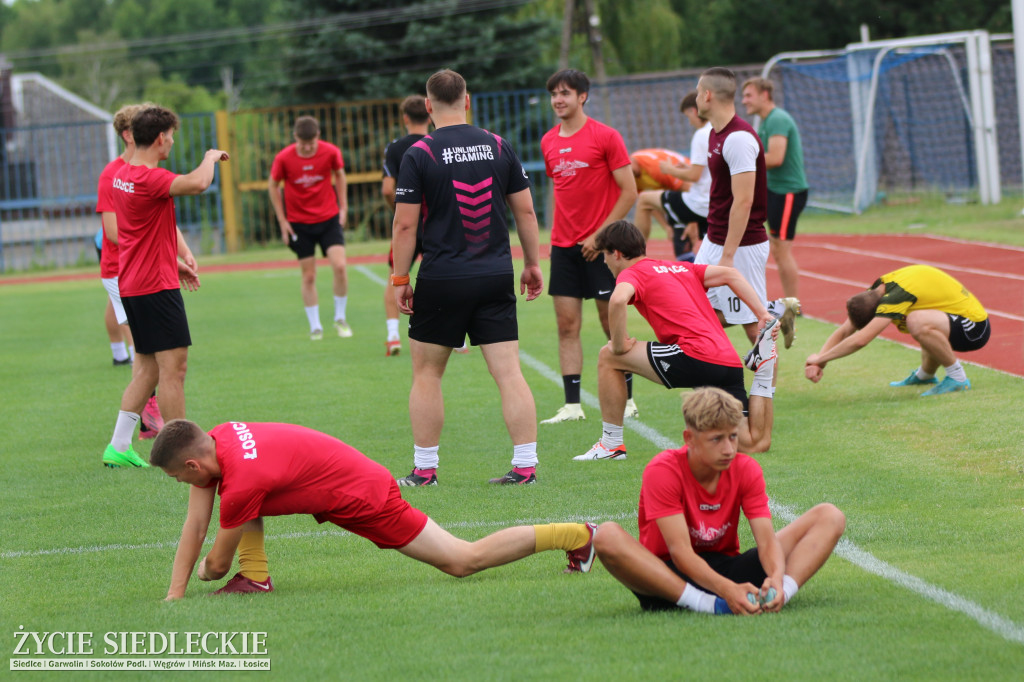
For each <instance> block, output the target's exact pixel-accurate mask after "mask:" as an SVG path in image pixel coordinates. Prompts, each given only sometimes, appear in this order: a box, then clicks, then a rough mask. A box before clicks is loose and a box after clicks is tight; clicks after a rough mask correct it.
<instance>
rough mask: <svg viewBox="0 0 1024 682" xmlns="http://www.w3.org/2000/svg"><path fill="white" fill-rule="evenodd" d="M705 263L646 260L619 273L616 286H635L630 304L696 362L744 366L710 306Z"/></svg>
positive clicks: (663, 337) (661, 337) (659, 334)
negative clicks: (624, 284) (620, 284)
mask: <svg viewBox="0 0 1024 682" xmlns="http://www.w3.org/2000/svg"><path fill="white" fill-rule="evenodd" d="M707 267H708V266H706V265H694V264H692V263H678V262H675V261H662V260H654V259H653V258H644V259H643V260H640V261H637V262H636V263H634V264H633V265H631V266H629V267H628V268H626V269H625V270H623V271H622V272H620V273H619V276H618V277H617V278H616V280H615V281H616V283H629V284H631V285H633V288H634V289H635V290H636V293H635V294H634V295H633V300H632V301H630V303H632V304H633V305H635V306H636V309H637V310H638V311H639V312H640V314H641V315H643V317H644V319H645V320H647V322H648V324H650V325H651V329H653V330H654V335H655V336H656V337H657V338H658V341H660V342H661V343H670V344H671V343H674V344H676V345H677V346H679V348H681V349H682V351H683V352H684V353H686V354H687V355H688V356H689V357H691V358H696V359H697V360H703V361H704V362H711V363H714V364H716V365H725V366H726V367H742V366H743V364H742V363H741V362H740V356H739V355H737V354H736V349H735V348H734V347H733V345H732V343H731V342H730V341H729V337H728V336H726V335H725V331H724V330H723V329H722V324H721V323H720V322H719V321H718V316H717V315H716V314H715V311H714V310H713V309H712V308H711V304H710V303H708V296H707V289H706V288H705V287H704V273H705V271H706V270H707Z"/></svg>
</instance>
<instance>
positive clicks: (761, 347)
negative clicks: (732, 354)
mask: <svg viewBox="0 0 1024 682" xmlns="http://www.w3.org/2000/svg"><path fill="white" fill-rule="evenodd" d="M778 323H779V318H775V319H774V320H772V321H771V322H769V323H768V324H766V325H765V326H764V329H762V330H761V333H760V334H758V335H757V341H755V342H754V347H753V348H751V349H750V352H748V353H747V355H746V357H744V358H743V365H744V366H745V367H746V368H747V369H751V370H753V371H755V372H756V371H757V370H758V369H760V368H761V366H762V365H764V364H765V363H766V362H770V361H772V360H774V359H775V358H776V357H777V356H776V354H775V339H773V338H772V328H774V327H775V325H777V324H778Z"/></svg>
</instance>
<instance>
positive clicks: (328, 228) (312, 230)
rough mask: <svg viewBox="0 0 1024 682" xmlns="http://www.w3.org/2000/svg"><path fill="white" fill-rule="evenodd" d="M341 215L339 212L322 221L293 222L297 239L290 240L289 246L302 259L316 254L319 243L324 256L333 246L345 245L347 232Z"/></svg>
mask: <svg viewBox="0 0 1024 682" xmlns="http://www.w3.org/2000/svg"><path fill="white" fill-rule="evenodd" d="M340 216H341V214H340V213H339V214H338V215H336V216H334V217H333V218H328V219H327V220H325V221H323V222H322V223H312V224H309V223H292V224H291V225H292V231H293V232H295V239H292V240H291V241H289V242H288V248H289V249H291V250H292V251H294V252H295V255H296V256H298V257H299V259H300V260H301V259H303V258H312V257H313V256H315V255H316V245H317V244H319V245H320V253H322V254H323V255H324V256H326V255H327V249H329V248H330V247H332V246H345V232H344V231H343V230H342V229H341V220H340Z"/></svg>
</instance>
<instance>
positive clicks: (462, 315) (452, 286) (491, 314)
mask: <svg viewBox="0 0 1024 682" xmlns="http://www.w3.org/2000/svg"><path fill="white" fill-rule="evenodd" d="M514 280H515V276H514V275H513V274H512V273H509V274H507V275H492V276H490V277H476V278H473V279H419V278H417V280H416V289H415V293H414V294H413V300H412V308H413V313H412V317H411V318H410V319H409V338H410V339H415V340H416V341H421V342H423V343H432V344H435V345H438V346H448V347H449V348H459V347H460V346H462V344H463V343H465V341H466V334H469V342H470V343H472V344H473V345H474V346H480V345H486V344H488V343H502V342H504V341H518V340H519V324H518V322H517V321H516V292H515V282H514Z"/></svg>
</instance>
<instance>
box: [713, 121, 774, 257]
mask: <svg viewBox="0 0 1024 682" xmlns="http://www.w3.org/2000/svg"><path fill="white" fill-rule="evenodd" d="M708 170H709V171H710V172H711V195H710V197H709V199H708V235H707V236H708V239H709V240H710V241H711V243H713V244H718V245H719V246H722V245H724V244H725V237H726V235H727V234H728V233H729V211H731V210H732V176H733V175H736V174H738V173H747V172H751V171H753V172H754V173H755V174H756V175H755V178H754V203H753V204H751V206H750V217H749V218H747V230H746V232H744V233H743V238H742V239H741V240H740V244H739V245H740V246H750V245H752V244H761V243H762V242H766V241H768V233H767V231H765V229H764V220H765V217H766V216H767V214H768V174H767V167H766V166H765V165H764V148H763V147H762V146H761V141H760V138H758V137H757V133H755V132H754V129H753V128H751V127H750V124H749V123H747V122H746V121H744V120H743V119H742V118H740V117H739V116H733V118H732V120H731V121H729V123H728V124H726V126H725V127H724V128H722V130H720V131H718V132H715V130H714V128H712V129H711V135H710V136H709V138H708Z"/></svg>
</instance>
